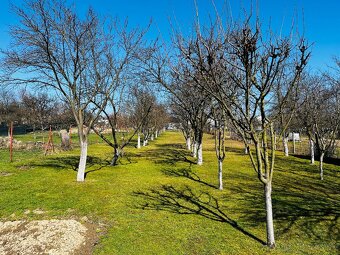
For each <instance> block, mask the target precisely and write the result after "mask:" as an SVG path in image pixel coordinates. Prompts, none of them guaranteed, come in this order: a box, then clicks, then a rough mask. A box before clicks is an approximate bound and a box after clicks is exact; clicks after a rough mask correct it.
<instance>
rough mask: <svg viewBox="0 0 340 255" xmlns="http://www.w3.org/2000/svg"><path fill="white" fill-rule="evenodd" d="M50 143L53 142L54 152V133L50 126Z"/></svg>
mask: <svg viewBox="0 0 340 255" xmlns="http://www.w3.org/2000/svg"><path fill="white" fill-rule="evenodd" d="M50 141H51V146H52V151H53V152H54V144H53V132H52V127H51V125H50Z"/></svg>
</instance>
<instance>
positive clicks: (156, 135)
mask: <svg viewBox="0 0 340 255" xmlns="http://www.w3.org/2000/svg"><path fill="white" fill-rule="evenodd" d="M157 137H158V130H156V131H155V138H156V139H157Z"/></svg>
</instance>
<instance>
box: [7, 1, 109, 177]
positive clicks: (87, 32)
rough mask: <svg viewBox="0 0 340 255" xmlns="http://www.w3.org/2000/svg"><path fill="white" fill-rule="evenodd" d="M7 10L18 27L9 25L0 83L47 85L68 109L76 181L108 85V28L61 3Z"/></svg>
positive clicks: (91, 14)
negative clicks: (74, 133) (73, 128)
mask: <svg viewBox="0 0 340 255" xmlns="http://www.w3.org/2000/svg"><path fill="white" fill-rule="evenodd" d="M13 9H14V12H15V14H16V15H17V16H18V17H19V21H20V23H19V24H18V25H16V26H13V27H11V30H10V33H11V37H12V40H13V44H12V47H11V48H10V49H8V50H6V51H4V52H3V53H4V55H5V57H4V59H3V62H4V66H5V72H4V73H6V76H7V77H5V80H6V81H7V82H9V83H11V84H31V85H34V86H35V87H36V88H37V87H47V88H49V89H51V90H53V91H54V92H55V93H56V94H57V95H58V96H60V97H61V98H62V100H63V101H65V102H66V104H67V105H68V106H69V107H70V109H71V111H72V113H73V116H74V118H75V120H76V123H77V127H78V135H79V143H80V147H81V153H80V160H79V167H78V173H77V181H81V182H82V181H84V179H85V167H86V159H87V144H88V135H89V132H90V127H91V126H92V124H93V122H94V121H95V120H96V119H97V117H98V116H99V114H100V112H101V111H102V109H104V108H105V107H106V103H107V101H106V100H105V98H107V97H106V94H107V93H109V91H110V89H111V86H112V82H111V76H110V72H111V68H110V67H111V62H110V61H111V60H112V58H111V49H112V43H113V42H114V40H113V35H112V34H111V33H110V32H111V31H112V30H111V29H110V27H109V26H107V27H105V24H104V23H105V22H103V21H101V20H100V19H99V17H98V16H97V15H96V14H95V13H94V12H93V10H91V9H89V10H88V12H87V14H86V15H85V17H84V18H80V16H78V15H77V14H76V12H75V10H74V9H73V7H71V6H67V5H66V3H65V1H61V0H54V1H44V0H32V1H27V2H26V4H25V5H24V6H16V7H13ZM99 92H100V93H99ZM93 102H96V104H97V105H94V104H93ZM86 112H87V114H85V113H86Z"/></svg>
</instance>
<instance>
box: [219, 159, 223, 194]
mask: <svg viewBox="0 0 340 255" xmlns="http://www.w3.org/2000/svg"><path fill="white" fill-rule="evenodd" d="M222 169H223V161H222V159H219V160H218V183H219V185H218V189H219V190H223V178H222Z"/></svg>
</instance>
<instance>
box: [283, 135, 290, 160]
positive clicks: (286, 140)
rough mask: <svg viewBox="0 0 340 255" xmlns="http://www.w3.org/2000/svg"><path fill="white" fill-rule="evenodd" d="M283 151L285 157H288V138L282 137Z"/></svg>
mask: <svg viewBox="0 0 340 255" xmlns="http://www.w3.org/2000/svg"><path fill="white" fill-rule="evenodd" d="M282 140H283V150H284V153H285V156H286V157H288V156H289V154H288V137H283V139H282Z"/></svg>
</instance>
